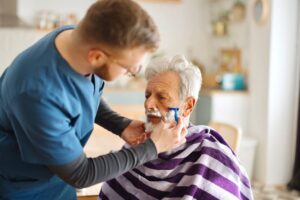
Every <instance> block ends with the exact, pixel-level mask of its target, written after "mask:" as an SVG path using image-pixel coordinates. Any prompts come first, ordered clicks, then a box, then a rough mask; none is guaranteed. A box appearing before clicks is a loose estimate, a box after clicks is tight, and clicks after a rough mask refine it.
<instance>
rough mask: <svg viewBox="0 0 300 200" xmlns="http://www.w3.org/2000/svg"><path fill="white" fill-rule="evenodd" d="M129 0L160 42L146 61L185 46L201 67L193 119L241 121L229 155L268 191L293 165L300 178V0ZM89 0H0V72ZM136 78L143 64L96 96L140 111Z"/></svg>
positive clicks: (127, 111) (285, 179)
mask: <svg viewBox="0 0 300 200" xmlns="http://www.w3.org/2000/svg"><path fill="white" fill-rule="evenodd" d="M136 1H137V2H138V3H139V4H140V5H141V6H142V7H143V8H144V9H145V10H147V11H148V12H149V14H150V15H151V16H152V17H153V18H154V20H155V22H156V24H157V25H158V27H159V30H160V33H161V41H162V43H161V47H160V48H159V50H158V51H157V52H155V53H154V54H153V55H151V56H150V57H149V58H148V61H149V60H151V59H152V58H154V57H158V56H174V55H176V54H184V55H185V56H186V57H187V58H188V59H189V60H191V61H192V62H193V63H194V64H195V65H196V66H198V67H199V68H200V70H201V72H202V75H203V86H202V90H201V93H200V94H199V95H200V98H199V101H198V104H197V108H196V109H195V111H194V113H193V117H192V122H193V123H194V124H209V123H210V122H212V121H219V122H224V123H227V124H230V125H233V126H236V127H239V128H240V130H241V132H242V137H241V140H240V145H239V149H238V151H237V152H238V153H237V154H238V156H239V158H240V160H241V163H242V164H243V165H244V166H245V168H246V170H247V172H248V174H249V176H250V178H251V180H252V183H253V184H254V186H255V187H258V188H263V190H265V191H267V192H268V191H269V192H270V191H271V192H270V193H272V189H270V188H271V187H276V188H286V186H287V184H288V183H289V182H290V181H291V180H292V179H293V177H294V180H295V177H296V176H295V175H296V174H297V173H298V178H296V179H300V172H298V171H297V170H298V168H299V162H300V161H299V160H297V159H299V158H300V154H296V152H297V150H298V152H299V149H300V148H299V142H298V146H297V138H298V140H299V137H300V134H299V130H298V114H299V113H298V108H299V106H298V103H299V74H300V72H299V67H300V62H299V60H300V59H299V57H300V56H299V55H300V47H299V44H300V15H299V12H300V1H299V0H285V1H282V0H136ZM93 2H94V0H51V1H50V0H48V1H46V0H44V1H39V0H0V45H1V50H0V74H1V73H2V72H3V71H4V69H5V68H6V67H7V66H9V64H10V63H11V62H12V60H13V58H14V57H15V56H16V55H17V54H18V53H19V52H21V51H22V50H23V49H25V48H26V47H28V46H29V45H31V44H32V43H34V42H35V41H37V40H38V39H39V38H41V37H42V36H44V35H45V34H47V33H48V32H49V31H51V30H53V29H54V28H57V27H59V26H62V25H67V24H77V23H78V21H79V20H80V19H81V18H82V17H83V15H84V13H85V11H86V10H87V8H88V7H89V6H90V5H91V4H92V3H93ZM144 87H145V81H144V79H143V74H142V73H141V74H140V75H139V76H137V77H136V78H127V77H125V78H122V79H120V80H118V81H114V82H112V83H109V84H108V87H107V88H106V89H105V90H106V92H105V93H104V98H105V99H106V100H107V102H108V103H109V104H110V105H111V106H112V107H114V108H117V109H118V110H119V111H120V112H122V113H123V114H124V115H127V116H129V117H135V118H140V119H142V118H141V115H142V114H143V101H144ZM99 131H100V132H101V131H102V129H101V130H100V129H99ZM297 136H298V137H297ZM96 140H97V139H95V141H96ZM91 145H93V144H91ZM94 145H97V144H94ZM90 149H93V150H95V149H97V148H93V147H91V148H90ZM295 158H297V159H295ZM298 183H299V182H298ZM299 185H300V184H299ZM299 185H298V187H299V188H300V186H299ZM299 188H298V189H299ZM294 196H295V199H296V198H297V197H298V193H296V194H295V195H294ZM271 199H272V198H271ZM273 199H275V197H274V198H273Z"/></svg>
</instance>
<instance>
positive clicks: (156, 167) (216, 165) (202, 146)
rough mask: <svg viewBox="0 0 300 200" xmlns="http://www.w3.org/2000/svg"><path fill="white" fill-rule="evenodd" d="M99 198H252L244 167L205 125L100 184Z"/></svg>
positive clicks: (243, 199)
mask: <svg viewBox="0 0 300 200" xmlns="http://www.w3.org/2000/svg"><path fill="white" fill-rule="evenodd" d="M99 199H103V200H105V199H111V200H118V199H134V200H140V199H142V200H146V199H204V200H215V199H221V200H239V199H242V200H250V199H253V196H252V192H251V187H250V182H249V179H248V177H247V174H246V172H245V170H244V168H243V167H242V166H241V165H240V163H239V161H238V159H237V158H236V156H235V154H234V153H233V152H232V150H231V149H230V148H229V147H228V145H227V143H226V142H225V141H224V139H223V138H222V137H221V136H220V135H219V134H218V133H217V132H216V131H214V130H213V129H210V128H209V127H206V126H192V127H190V128H189V129H188V135H187V142H186V143H185V144H184V145H182V146H180V147H179V148H177V149H176V150H173V151H171V152H168V153H162V154H159V155H158V158H157V159H156V160H153V161H151V162H147V163H145V164H144V165H141V166H139V167H137V168H134V169H133V170H130V171H129V172H127V173H125V174H123V175H121V176H119V177H117V178H114V179H111V180H109V181H107V182H105V183H104V184H103V185H102V189H101V191H100V194H99Z"/></svg>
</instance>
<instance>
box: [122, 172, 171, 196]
mask: <svg viewBox="0 0 300 200" xmlns="http://www.w3.org/2000/svg"><path fill="white" fill-rule="evenodd" d="M123 176H124V177H126V178H127V179H128V181H130V182H131V183H132V184H133V185H134V187H136V188H138V189H140V190H142V191H143V192H145V193H147V194H148V195H150V196H153V197H155V198H157V199H161V198H163V197H165V196H167V195H168V194H169V192H165V191H160V190H157V189H154V188H152V187H150V186H148V185H146V184H144V183H143V182H140V181H139V179H137V178H136V177H135V176H133V175H132V174H130V173H128V172H127V173H125V174H123Z"/></svg>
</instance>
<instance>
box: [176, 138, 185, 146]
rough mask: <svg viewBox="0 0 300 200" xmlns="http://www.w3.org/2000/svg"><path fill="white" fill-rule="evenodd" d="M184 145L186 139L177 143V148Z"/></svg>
mask: <svg viewBox="0 0 300 200" xmlns="http://www.w3.org/2000/svg"><path fill="white" fill-rule="evenodd" d="M184 143H186V138H185V137H184V138H182V139H181V140H180V141H179V142H178V146H181V145H183V144H184Z"/></svg>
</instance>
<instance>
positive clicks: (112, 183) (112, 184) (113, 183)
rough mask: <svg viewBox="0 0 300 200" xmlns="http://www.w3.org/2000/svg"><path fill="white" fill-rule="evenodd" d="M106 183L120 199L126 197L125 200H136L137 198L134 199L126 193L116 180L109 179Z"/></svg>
mask: <svg viewBox="0 0 300 200" xmlns="http://www.w3.org/2000/svg"><path fill="white" fill-rule="evenodd" d="M106 183H107V184H108V185H109V186H110V187H111V189H113V190H114V191H115V192H116V193H118V194H119V195H120V196H121V197H123V198H124V197H126V199H133V200H138V198H136V197H135V196H134V195H132V194H131V193H129V192H127V191H126V190H125V189H124V188H123V187H122V185H121V184H120V183H119V182H118V181H117V180H116V179H111V180H109V181H107V182H106ZM124 199H125V198H124Z"/></svg>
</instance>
